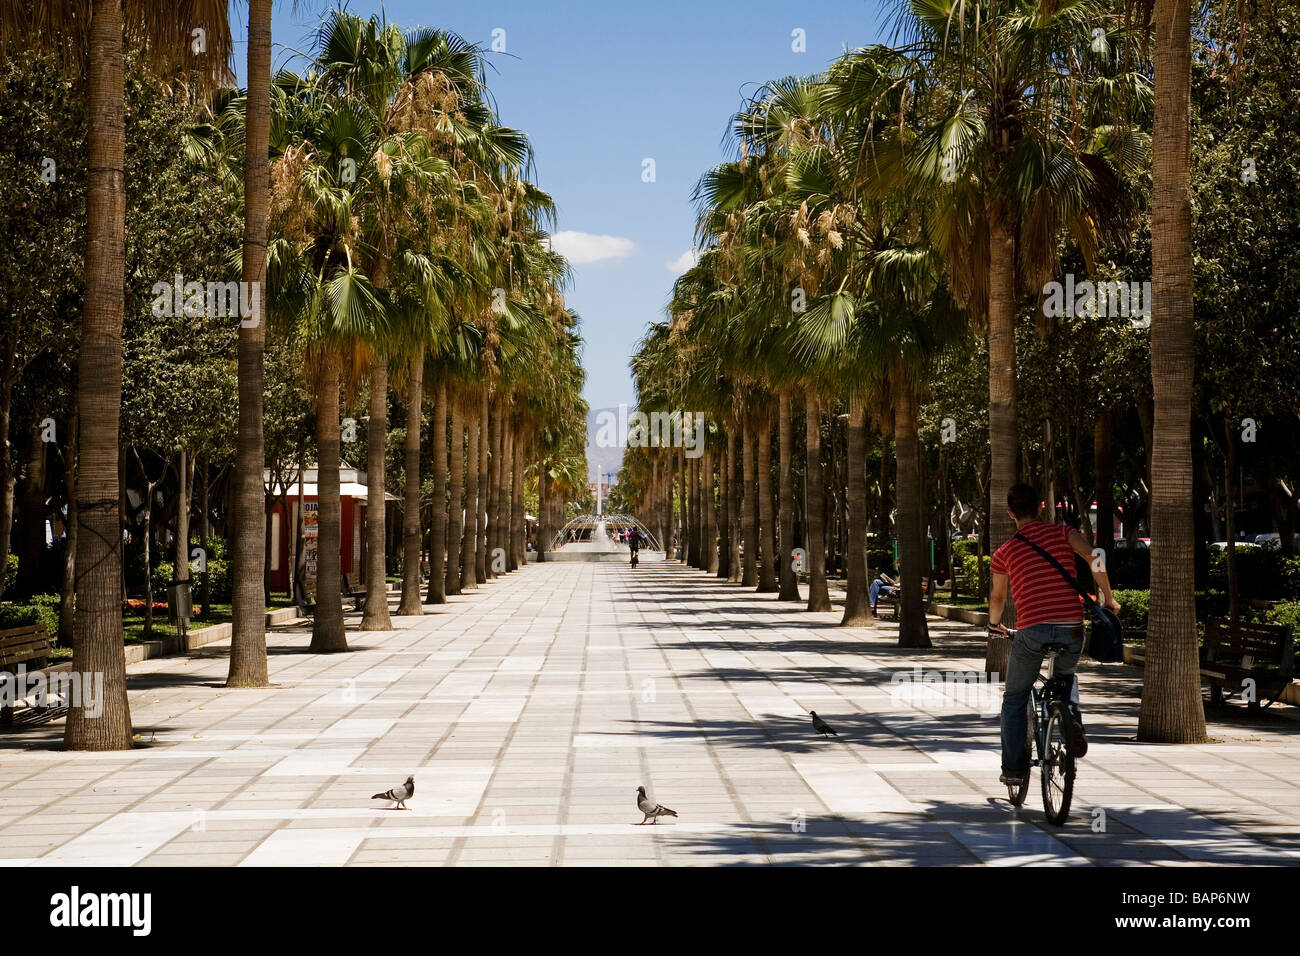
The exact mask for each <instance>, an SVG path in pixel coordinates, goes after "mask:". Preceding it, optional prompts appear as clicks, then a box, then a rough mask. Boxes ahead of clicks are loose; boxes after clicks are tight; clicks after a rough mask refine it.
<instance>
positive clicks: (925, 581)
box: [876, 578, 930, 621]
mask: <svg viewBox="0 0 1300 956" xmlns="http://www.w3.org/2000/svg"><path fill="white" fill-rule="evenodd" d="M902 593H903V581H902V579H901V578H900V579H899V581H898V585H897V586H896V587H895V588H894V590H893V591H891V592H890V593H889V594H886V593H885V592H884V591H881V592H880V596H879V597H877V598H876V607H879V606H880V605H882V604H887V605H888V606H889V608H890V614H889V619H890V620H891V621H897V620H898V599H899V597H900V596H901V595H902ZM929 593H930V579H929V578H921V602H922V603H923V604H924V602H925V598H926V596H927V595H928V594H929Z"/></svg>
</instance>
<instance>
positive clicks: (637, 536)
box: [627, 530, 641, 568]
mask: <svg viewBox="0 0 1300 956" xmlns="http://www.w3.org/2000/svg"><path fill="white" fill-rule="evenodd" d="M627 546H628V548H629V549H631V551H632V567H634V568H635V567H636V565H637V556H638V555H639V554H640V553H641V532H639V531H635V530H634V531H631V532H629V534H628V536H627Z"/></svg>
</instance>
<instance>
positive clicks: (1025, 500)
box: [1007, 481, 1040, 518]
mask: <svg viewBox="0 0 1300 956" xmlns="http://www.w3.org/2000/svg"><path fill="white" fill-rule="evenodd" d="M1039 505H1040V501H1039V498H1038V491H1037V490H1036V489H1035V488H1034V486H1033V485H1027V484H1025V483H1024V482H1023V481H1018V482H1016V483H1015V484H1014V485H1012V486H1011V490H1010V491H1008V492H1007V507H1008V508H1010V509H1011V513H1012V514H1013V515H1015V516H1016V517H1017V518H1036V517H1038V509H1039Z"/></svg>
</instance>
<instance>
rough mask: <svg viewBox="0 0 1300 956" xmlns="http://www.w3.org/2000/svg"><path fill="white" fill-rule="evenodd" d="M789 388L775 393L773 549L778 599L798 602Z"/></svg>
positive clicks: (792, 442) (792, 443)
mask: <svg viewBox="0 0 1300 956" xmlns="http://www.w3.org/2000/svg"><path fill="white" fill-rule="evenodd" d="M790 395H791V390H790V389H788V388H783V389H781V391H780V392H779V393H778V395H777V414H778V415H779V416H780V420H779V421H778V422H777V428H778V429H779V430H780V431H779V433H778V436H777V438H778V441H779V443H780V448H779V449H777V454H778V455H779V456H780V458H779V466H778V467H779V469H780V472H779V481H778V487H779V491H778V494H779V495H780V515H781V520H780V524H781V547H780V550H778V551H777V552H776V555H777V562H778V568H779V571H780V576H781V577H780V580H781V593H780V595H778V597H779V599H780V600H782V601H799V600H802V598H800V596H799V576H798V575H797V574H796V573H795V570H794V557H793V555H794V477H793V475H792V474H791V467H790V466H791V465H792V464H793V461H794V417H793V416H794V408H793V405H794V403H793V402H792V401H791V400H790Z"/></svg>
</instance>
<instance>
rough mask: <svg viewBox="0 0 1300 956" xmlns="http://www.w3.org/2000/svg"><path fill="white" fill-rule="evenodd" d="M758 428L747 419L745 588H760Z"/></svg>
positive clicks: (745, 452) (742, 577) (752, 421)
mask: <svg viewBox="0 0 1300 956" xmlns="http://www.w3.org/2000/svg"><path fill="white" fill-rule="evenodd" d="M756 431H757V430H756V428H755V426H754V419H753V417H752V416H746V418H745V447H744V449H743V454H744V456H745V487H744V499H745V505H744V507H745V514H744V521H745V562H744V573H743V575H742V576H741V579H740V583H741V584H743V585H744V586H745V587H750V588H755V587H758V482H757V481H756V480H755V478H754V476H755V475H756V474H757V471H758V447H757V441H756Z"/></svg>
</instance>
